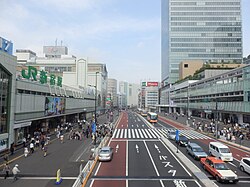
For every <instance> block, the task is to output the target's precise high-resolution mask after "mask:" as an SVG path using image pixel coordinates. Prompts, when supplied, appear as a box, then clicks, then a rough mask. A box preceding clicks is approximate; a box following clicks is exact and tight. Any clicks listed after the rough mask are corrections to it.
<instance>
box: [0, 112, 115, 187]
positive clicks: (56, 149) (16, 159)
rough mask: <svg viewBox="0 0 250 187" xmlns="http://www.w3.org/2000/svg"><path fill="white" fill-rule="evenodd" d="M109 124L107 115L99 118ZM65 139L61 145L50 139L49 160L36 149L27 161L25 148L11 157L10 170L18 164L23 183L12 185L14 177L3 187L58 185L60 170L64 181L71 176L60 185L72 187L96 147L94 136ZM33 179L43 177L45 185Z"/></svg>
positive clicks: (3, 184)
mask: <svg viewBox="0 0 250 187" xmlns="http://www.w3.org/2000/svg"><path fill="white" fill-rule="evenodd" d="M116 119H117V118H115V119H114V121H115V120H116ZM107 121H108V119H107V117H106V115H102V116H99V117H98V122H99V124H104V123H107ZM66 137H67V135H65V139H64V143H61V142H60V140H59V139H57V138H54V139H53V140H51V144H49V146H48V152H47V156H46V157H43V152H42V150H41V149H37V150H36V151H35V152H34V153H33V154H31V155H29V156H28V157H27V158H25V157H24V156H23V149H20V150H17V151H16V152H15V153H14V155H12V156H10V161H9V163H10V166H11V168H13V166H14V165H15V164H18V165H19V169H20V171H21V172H20V175H19V176H20V177H21V178H20V181H19V180H18V181H16V182H13V178H12V177H11V178H9V180H0V186H1V187H2V186H3V187H4V186H18V187H22V186H27V184H29V186H41V187H42V186H52V185H54V183H55V177H56V173H57V170H58V169H60V170H61V175H62V178H64V177H68V179H65V182H63V183H62V184H61V185H60V186H72V184H73V183H74V181H75V179H76V177H77V176H78V174H79V167H80V165H81V164H82V165H83V167H84V166H85V165H86V163H87V162H88V160H89V158H90V155H91V148H93V146H94V145H93V144H92V139H91V137H89V138H88V139H87V138H86V137H85V138H83V140H68V139H67V138H66ZM3 163H4V160H3V159H2V158H1V160H0V165H2V164H3ZM11 173H12V172H11ZM0 176H1V177H3V172H2V167H0ZM23 177H28V179H25V178H24V179H23V180H22V178H23ZM34 177H36V178H39V179H40V178H44V179H42V181H43V183H46V185H44V184H42V183H39V180H38V179H33V178H34ZM25 181H26V182H25ZM27 181H28V183H27ZM25 183H26V185H25ZM38 183H39V184H38ZM69 183H70V184H69Z"/></svg>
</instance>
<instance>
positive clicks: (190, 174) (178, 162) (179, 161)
mask: <svg viewBox="0 0 250 187" xmlns="http://www.w3.org/2000/svg"><path fill="white" fill-rule="evenodd" d="M160 142H161V143H162V144H163V146H164V147H165V148H166V149H167V150H168V152H170V154H171V155H172V156H173V157H174V158H175V160H177V162H178V163H179V164H180V165H181V166H182V168H183V169H184V170H185V171H186V172H187V174H188V175H189V176H192V175H191V173H189V171H188V170H187V169H186V168H185V167H184V165H183V164H182V163H181V162H180V161H179V160H178V159H177V158H176V156H175V155H174V154H173V152H172V151H171V150H170V149H169V148H168V147H167V146H166V145H165V143H164V142H162V140H161V139H160Z"/></svg>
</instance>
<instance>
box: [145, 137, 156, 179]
mask: <svg viewBox="0 0 250 187" xmlns="http://www.w3.org/2000/svg"><path fill="white" fill-rule="evenodd" d="M143 143H144V145H145V147H146V150H147V152H148V156H149V158H150V160H151V163H152V164H153V166H154V169H155V172H156V175H157V176H160V174H159V172H158V170H157V167H156V165H155V162H154V160H153V158H152V156H151V153H150V151H149V149H148V146H147V144H146V142H145V140H143Z"/></svg>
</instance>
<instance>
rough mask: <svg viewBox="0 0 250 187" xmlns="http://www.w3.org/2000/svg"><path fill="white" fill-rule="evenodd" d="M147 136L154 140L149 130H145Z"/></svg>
mask: <svg viewBox="0 0 250 187" xmlns="http://www.w3.org/2000/svg"><path fill="white" fill-rule="evenodd" d="M145 132H146V134H147V135H148V137H149V138H152V136H151V134H150V133H149V130H148V129H145Z"/></svg>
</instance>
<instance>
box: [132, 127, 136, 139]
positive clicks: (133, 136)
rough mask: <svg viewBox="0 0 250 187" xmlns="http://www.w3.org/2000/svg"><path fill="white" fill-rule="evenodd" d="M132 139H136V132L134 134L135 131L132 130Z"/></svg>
mask: <svg viewBox="0 0 250 187" xmlns="http://www.w3.org/2000/svg"><path fill="white" fill-rule="evenodd" d="M132 138H135V132H134V129H132Z"/></svg>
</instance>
